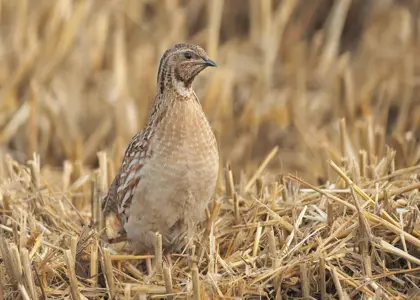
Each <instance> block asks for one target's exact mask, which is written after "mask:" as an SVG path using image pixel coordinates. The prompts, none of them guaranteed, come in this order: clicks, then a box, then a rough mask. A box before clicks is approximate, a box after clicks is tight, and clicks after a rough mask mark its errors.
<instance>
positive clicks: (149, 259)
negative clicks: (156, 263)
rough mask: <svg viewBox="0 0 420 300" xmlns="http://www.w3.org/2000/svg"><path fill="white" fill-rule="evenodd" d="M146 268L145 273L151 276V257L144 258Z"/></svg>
mask: <svg viewBox="0 0 420 300" xmlns="http://www.w3.org/2000/svg"><path fill="white" fill-rule="evenodd" d="M146 270H147V274H148V275H149V276H151V275H152V274H153V268H152V259H151V258H146Z"/></svg>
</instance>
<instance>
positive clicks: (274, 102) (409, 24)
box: [0, 0, 420, 300]
mask: <svg viewBox="0 0 420 300" xmlns="http://www.w3.org/2000/svg"><path fill="white" fill-rule="evenodd" d="M184 2H185V3H184ZM333 3H335V4H333ZM0 8H1V9H0V11H1V18H0V50H1V53H2V57H1V60H2V63H1V64H0V87H1V102H0V143H1V145H2V146H1V152H0V195H1V197H0V300H3V299H25V300H26V299H70V298H72V299H112V298H113V297H115V299H145V298H146V297H150V298H152V299H153V298H162V297H166V298H167V299H170V298H181V299H182V298H187V297H188V298H191V299H200V297H201V299H205V298H207V299H217V298H224V299H233V298H235V297H236V298H247V299H253V298H255V299H261V298H262V299H295V298H299V297H300V298H306V299H310V297H312V298H314V299H331V298H339V299H416V297H420V250H419V249H420V217H419V207H420V194H419V193H420V177H419V173H420V165H419V161H420V145H419V142H418V140H419V139H420V121H419V118H418V116H419V115H420V105H419V104H420V100H419V98H418V96H417V95H418V90H419V80H418V78H419V74H420V65H419V60H418V59H417V56H418V53H419V51H420V39H419V28H418V18H419V12H420V10H419V9H420V7H419V4H418V2H417V1H415V0H413V1H409V0H407V1H401V2H399V1H373V0H371V1H362V0H354V1H349V0H339V1H334V2H333V1H327V0H319V1H314V2H313V3H312V2H311V4H307V3H305V4H303V2H302V3H300V2H299V1H296V0H282V1H275V0H273V1H267V0H262V1H249V3H248V4H247V5H243V0H229V1H221V0H215V1H211V2H210V1H209V2H207V1H204V0H196V1H137V0H125V1H106V2H104V1H102V0H92V1H76V0H63V1H54V2H51V1H50V0H39V1H36V3H35V1H29V0H19V1H7V0H1V1H0ZM185 40H188V41H190V42H194V43H198V44H201V45H203V46H204V48H206V50H208V52H209V54H210V57H212V58H214V59H215V60H216V61H217V62H218V65H219V66H220V68H219V69H218V70H217V71H216V72H207V73H205V74H203V76H201V77H200V78H199V80H198V81H197V84H196V86H195V87H196V90H197V93H198V94H199V97H200V99H202V102H203V108H204V110H205V111H206V114H207V115H208V117H209V119H210V121H211V123H212V125H213V126H214V129H215V132H216V135H217V138H218V141H219V144H220V147H221V173H220V179H219V182H218V186H217V190H216V194H215V197H214V201H213V203H212V204H211V205H210V206H209V210H208V216H209V218H208V219H209V221H208V222H206V223H204V224H202V226H201V227H200V228H201V229H200V231H199V232H198V233H196V234H195V235H194V236H193V237H191V240H190V243H189V246H188V247H187V248H186V249H185V251H184V252H183V253H175V254H173V255H172V257H171V260H172V265H170V264H168V263H167V262H166V260H165V258H162V252H161V249H159V247H158V248H157V251H156V253H152V254H147V255H146V254H145V255H137V256H134V255H131V254H130V253H127V252H126V250H125V249H126V248H125V244H124V243H119V244H115V245H109V244H107V243H104V242H103V241H102V239H101V237H102V233H103V224H104V220H102V217H101V214H100V212H99V206H100V205H99V203H100V199H101V197H102V195H103V194H104V193H105V192H106V190H107V187H108V184H109V183H110V181H111V179H112V178H113V176H114V175H115V172H116V170H117V168H118V166H119V163H120V161H121V157H122V153H123V151H124V148H125V145H126V143H127V142H128V140H129V139H130V138H131V136H132V135H133V133H134V132H135V131H136V130H137V129H138V128H139V127H141V126H142V125H143V123H144V119H145V116H146V112H147V110H148V106H149V103H150V100H151V99H152V97H153V94H154V85H155V75H154V74H155V73H156V65H157V62H158V60H159V55H160V54H161V53H162V51H163V50H164V49H165V48H167V47H168V46H170V45H172V44H174V43H177V42H179V41H185ZM151 74H153V76H152V75H151ZM105 150H106V151H105ZM34 152H35V153H39V154H33V153H34ZM106 224H107V231H108V233H112V231H113V226H114V225H115V224H114V222H113V220H112V219H111V220H107V223H106ZM156 242H157V244H159V235H157V241H156Z"/></svg>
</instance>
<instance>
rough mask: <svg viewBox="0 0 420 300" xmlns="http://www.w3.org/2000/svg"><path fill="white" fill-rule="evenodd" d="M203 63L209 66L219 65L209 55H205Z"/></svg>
mask: <svg viewBox="0 0 420 300" xmlns="http://www.w3.org/2000/svg"><path fill="white" fill-rule="evenodd" d="M203 64H204V65H206V66H208V67H217V64H216V63H215V62H214V61H212V60H211V59H210V58H209V57H208V56H205V57H203Z"/></svg>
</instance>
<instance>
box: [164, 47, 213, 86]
mask: <svg viewBox="0 0 420 300" xmlns="http://www.w3.org/2000/svg"><path fill="white" fill-rule="evenodd" d="M207 67H216V63H215V62H214V61H213V60H211V59H210V58H209V57H208V55H207V53H206V52H205V51H204V50H203V48H201V47H200V46H197V45H193V44H177V45H175V46H173V47H172V48H170V49H168V50H166V51H165V53H164V54H163V56H162V58H161V59H160V64H159V71H158V84H159V85H161V86H160V87H158V88H160V89H161V90H162V89H163V88H164V87H165V85H166V84H165V83H170V84H172V86H173V85H177V86H179V85H181V86H183V87H184V88H186V89H189V88H191V84H192V82H193V80H194V78H195V77H196V76H197V75H198V74H199V73H200V72H201V71H203V70H204V69H205V68H207ZM168 81H170V82H168ZM181 88H182V87H181ZM161 92H162V91H161Z"/></svg>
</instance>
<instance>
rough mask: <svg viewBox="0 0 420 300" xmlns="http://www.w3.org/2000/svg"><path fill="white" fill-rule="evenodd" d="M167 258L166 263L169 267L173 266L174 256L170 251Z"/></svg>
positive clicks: (166, 255)
mask: <svg viewBox="0 0 420 300" xmlns="http://www.w3.org/2000/svg"><path fill="white" fill-rule="evenodd" d="M165 260H166V263H167V264H168V265H169V268H172V257H171V254H170V253H169V252H166V253H165Z"/></svg>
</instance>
